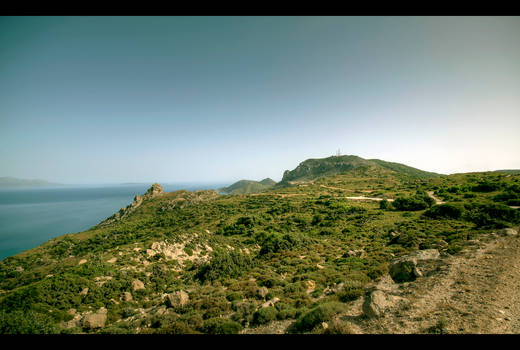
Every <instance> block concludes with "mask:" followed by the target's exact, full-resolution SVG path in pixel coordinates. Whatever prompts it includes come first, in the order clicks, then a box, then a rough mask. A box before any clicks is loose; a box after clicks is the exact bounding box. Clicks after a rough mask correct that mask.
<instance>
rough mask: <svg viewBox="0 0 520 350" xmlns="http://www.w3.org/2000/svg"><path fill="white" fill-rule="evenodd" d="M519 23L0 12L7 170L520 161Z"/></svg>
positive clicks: (480, 167)
mask: <svg viewBox="0 0 520 350" xmlns="http://www.w3.org/2000/svg"><path fill="white" fill-rule="evenodd" d="M519 38H520V17H0V45H1V48H2V49H1V50H0V77H1V78H0V176H14V177H20V178H28V179H35V178H38V179H45V180H48V181H54V182H60V183H69V184H80V183H85V184H88V183H121V182H152V181H157V182H183V181H191V182H221V181H224V182H225V181H229V182H232V181H236V180H239V179H252V180H261V179H263V178H266V177H271V178H272V179H274V180H275V181H279V180H280V179H281V177H282V174H283V171H284V170H286V169H289V170H292V169H294V168H295V167H296V166H297V165H298V164H299V163H300V162H302V161H304V160H305V159H308V158H324V157H328V156H330V155H333V154H335V152H336V150H337V149H340V151H341V153H342V154H350V155H358V156H360V157H363V158H367V159H372V158H378V159H383V160H386V161H392V162H399V163H403V164H406V165H409V166H413V167H416V168H419V169H422V170H427V171H434V172H439V173H443V174H450V173H457V172H469V171H486V170H496V169H520V152H519V151H520V137H519V131H520V40H519Z"/></svg>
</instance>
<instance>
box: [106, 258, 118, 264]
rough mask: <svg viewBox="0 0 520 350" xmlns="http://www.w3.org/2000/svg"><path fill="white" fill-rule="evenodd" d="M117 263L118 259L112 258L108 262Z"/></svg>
mask: <svg viewBox="0 0 520 350" xmlns="http://www.w3.org/2000/svg"><path fill="white" fill-rule="evenodd" d="M116 261H117V258H112V259H110V260H107V263H110V264H113V263H115V262H116Z"/></svg>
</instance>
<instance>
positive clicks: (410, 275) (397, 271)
mask: <svg viewBox="0 0 520 350" xmlns="http://www.w3.org/2000/svg"><path fill="white" fill-rule="evenodd" d="M389 272H390V276H392V279H393V280H394V281H395V282H398V283H400V282H409V281H414V280H415V279H416V278H417V277H420V276H422V274H421V272H420V271H419V270H418V269H417V259H415V258H412V257H409V256H405V257H401V258H399V259H397V260H394V261H392V262H391V263H390V268H389Z"/></svg>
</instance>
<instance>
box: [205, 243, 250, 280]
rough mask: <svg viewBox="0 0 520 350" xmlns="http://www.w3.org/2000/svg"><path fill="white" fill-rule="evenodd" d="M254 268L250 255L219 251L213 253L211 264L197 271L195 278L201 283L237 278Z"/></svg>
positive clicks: (233, 251) (234, 251)
mask: <svg viewBox="0 0 520 350" xmlns="http://www.w3.org/2000/svg"><path fill="white" fill-rule="evenodd" d="M253 266H254V262H253V260H252V259H251V257H250V256H249V255H247V254H242V253H240V252H238V251H236V250H229V251H228V250H222V249H219V250H216V251H215V252H213V257H212V259H211V260H210V262H209V263H206V264H204V265H202V267H201V268H200V269H199V271H197V273H196V274H195V278H196V279H198V280H200V281H201V282H205V281H214V280H217V279H220V278H237V277H239V276H241V275H242V274H244V273H245V272H247V271H249V270H250V269H251V268H252V267H253Z"/></svg>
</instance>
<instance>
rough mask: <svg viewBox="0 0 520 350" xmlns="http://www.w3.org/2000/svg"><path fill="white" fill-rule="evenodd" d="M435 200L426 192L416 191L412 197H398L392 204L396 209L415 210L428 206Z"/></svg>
mask: <svg viewBox="0 0 520 350" xmlns="http://www.w3.org/2000/svg"><path fill="white" fill-rule="evenodd" d="M434 202H435V201H434V200H433V199H432V198H430V197H429V196H428V195H427V194H426V192H423V191H418V192H417V194H416V195H415V196H413V197H398V198H396V199H395V200H394V202H393V206H394V208H396V209H397V210H406V211H417V210H423V209H426V208H428V207H430V206H431V205H432V204H433V203H434Z"/></svg>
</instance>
